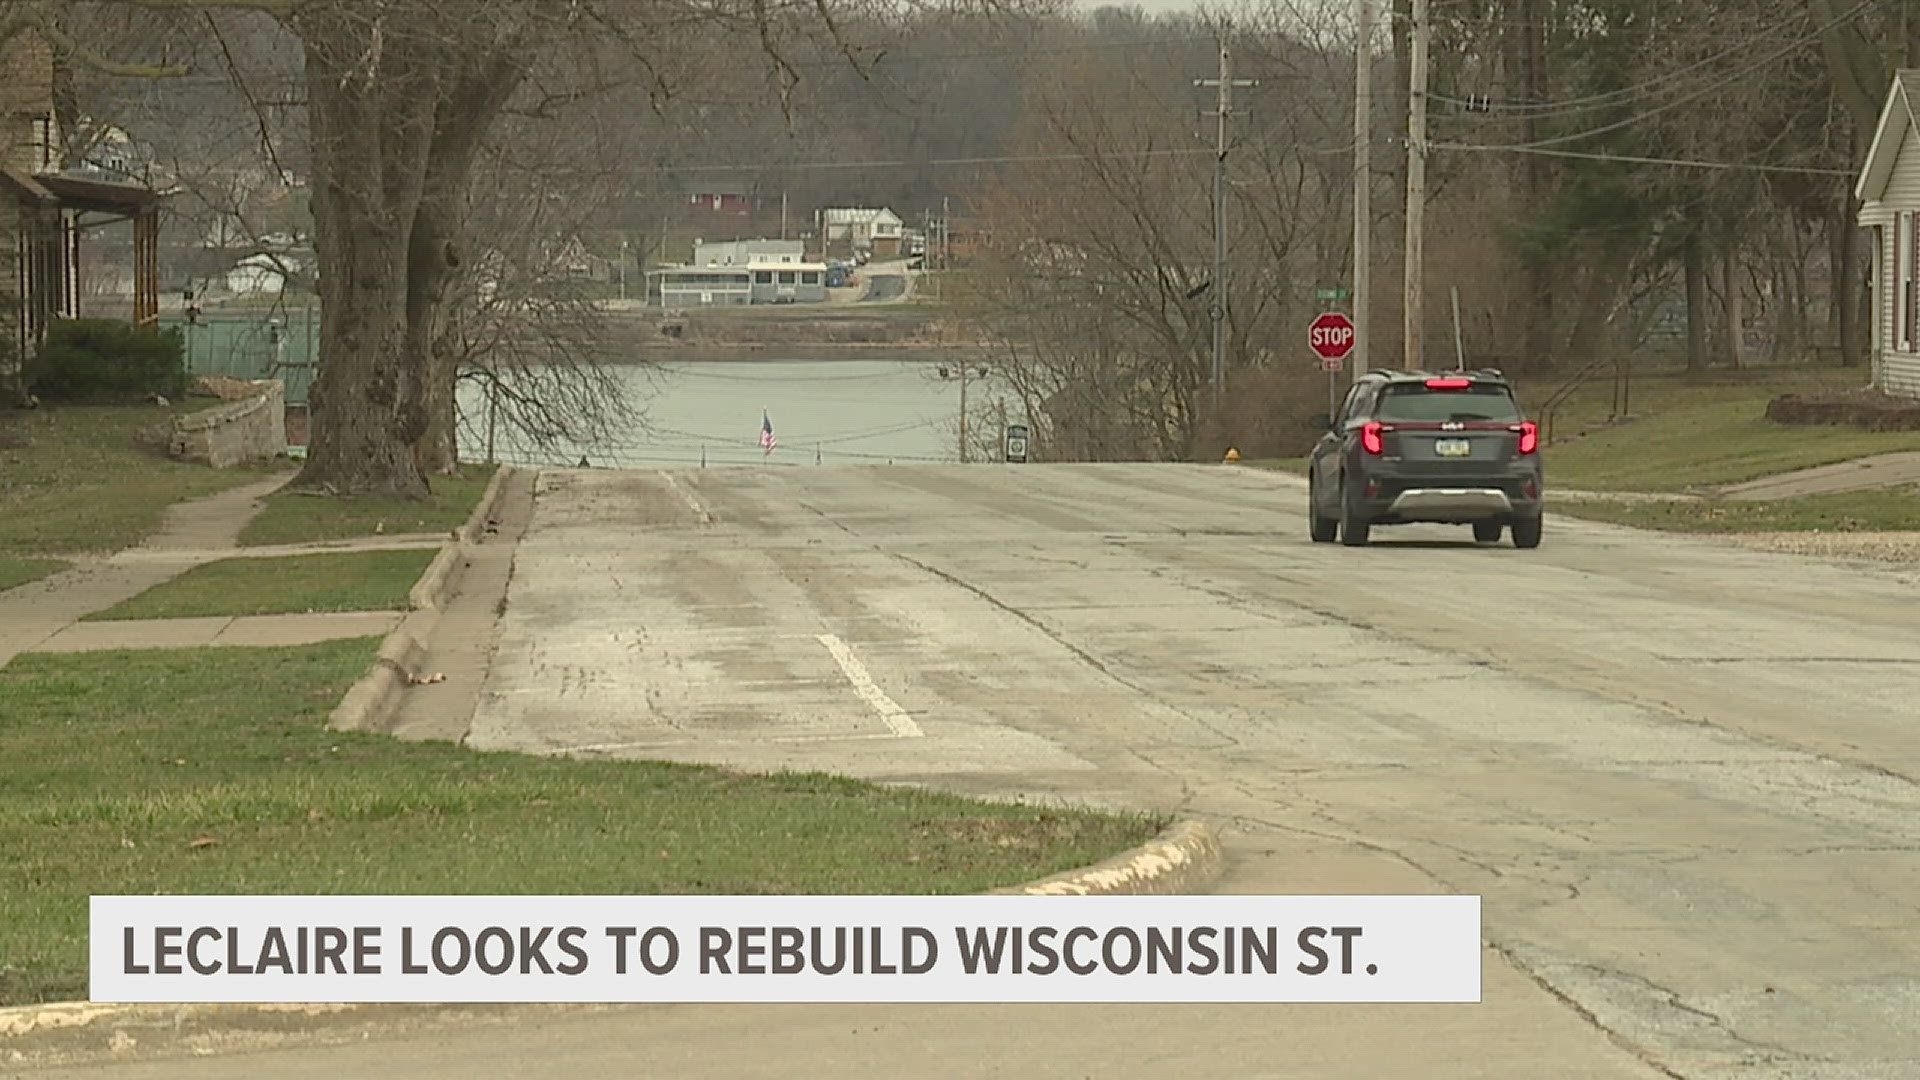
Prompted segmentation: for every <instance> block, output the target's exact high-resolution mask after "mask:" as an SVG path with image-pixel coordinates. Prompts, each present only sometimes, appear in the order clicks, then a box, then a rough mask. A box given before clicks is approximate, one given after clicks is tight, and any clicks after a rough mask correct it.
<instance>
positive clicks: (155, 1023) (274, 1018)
mask: <svg viewBox="0 0 1920 1080" xmlns="http://www.w3.org/2000/svg"><path fill="white" fill-rule="evenodd" d="M390 640H391V639H390ZM386 652H387V650H386V649H385V648H382V649H381V654H382V658H383V660H384V659H385V656H386ZM375 670H376V671H384V670H389V669H388V668H386V667H385V666H384V664H376V665H375ZM366 681H368V680H362V683H363V684H364V683H365V682H366ZM359 690H360V686H359V685H356V686H355V687H354V691H353V692H358V691H359ZM353 692H350V693H349V695H348V696H349V697H352V696H353ZM345 708H346V702H344V701H343V702H341V709H345ZM337 712H338V710H336V713H337ZM335 726H339V725H337V724H336V725H335ZM1224 865H1225V859H1224V856H1223V853H1222V851H1221V847H1220V841H1219V838H1218V837H1217V836H1216V835H1215V833H1214V831H1213V830H1212V829H1211V828H1209V827H1208V826H1207V825H1205V824H1203V823H1201V822H1198V821H1182V822H1178V823H1176V824H1175V825H1173V826H1172V827H1170V828H1168V829H1167V830H1166V831H1164V832H1162V833H1161V834H1160V835H1158V836H1156V837H1154V838H1153V839H1152V840H1149V841H1147V842H1146V843H1145V844H1142V845H1140V846H1139V847H1136V848H1133V849H1132V850H1130V851H1123V852H1121V853H1120V854H1118V855H1115V856H1114V857H1112V858H1110V859H1107V860H1105V861H1104V862H1099V863H1095V864H1094V865H1092V866H1088V867H1083V868H1081V869H1078V870H1069V871H1067V872H1065V873H1062V874H1055V875H1053V876H1052V877H1046V878H1041V879H1040V880H1038V881H1032V882H1028V883H1027V884H1025V885H1014V886H1010V887H1007V888H1003V889H994V890H992V891H990V892H988V893H986V894H984V895H988V896H1129V895H1132V896H1172V895H1179V894H1182V893H1191V892H1196V891H1199V890H1200V889H1201V888H1202V887H1204V886H1206V885H1208V884H1210V883H1211V882H1213V881H1214V880H1215V879H1216V878H1218V877H1219V875H1220V871H1221V870H1222V869H1223V867H1224ZM530 1007H531V1008H544V1009H550V1010H558V1009H573V1010H578V1009H580V1008H583V1007H584V1008H596V1007H599V1006H591V1005H589V1006H579V1005H552V1006H543V1005H536V1006H524V1005H522V1006H495V1005H369V1004H330V1005H327V1004H319V1005H295V1004H257V1005H248V1004H223V1005H151V1004H144V1005H115V1004H106V1003H102V1004H94V1003H92V1002H86V1001H63V1002H57V1003H52V1004H46V1005H21V1006H16V1007H13V1008H5V1009H0V1040H7V1041H13V1040H19V1039H23V1038H25V1037H27V1036H30V1035H32V1036H39V1037H40V1038H43V1039H51V1040H54V1041H56V1042H57V1043H61V1044H66V1045H58V1046H55V1047H49V1048H47V1049H44V1050H43V1049H39V1048H36V1049H35V1050H34V1052H33V1053H34V1058H33V1059H31V1060H30V1059H29V1055H28V1052H27V1051H24V1050H18V1049H0V1067H5V1066H7V1065H10V1064H11V1065H28V1064H32V1065H34V1066H36V1067H46V1066H52V1065H56V1064H73V1063H77V1062H79V1061H82V1060H98V1059H99V1058H101V1057H103V1056H105V1057H117V1056H123V1055H126V1054H129V1053H131V1052H132V1051H134V1050H135V1049H138V1048H139V1047H140V1046H141V1044H142V1042H143V1041H144V1042H146V1044H147V1046H148V1048H149V1049H156V1048H157V1049H159V1050H162V1051H169V1050H170V1051H174V1052H176V1053H185V1054H188V1055H196V1056H197V1055H205V1054H210V1053H218V1052H221V1051H223V1050H225V1051H239V1050H266V1049H273V1048H275V1047H276V1046H287V1047H291V1046H295V1045H298V1046H313V1045H316V1044H319V1045H326V1044H337V1043H340V1042H343V1041H349V1040H357V1039H364V1038H371V1037H373V1033H374V1030H375V1028H376V1026H379V1027H380V1028H381V1034H386V1033H387V1031H386V1028H385V1026H384V1025H383V1024H382V1021H383V1020H386V1021H396V1020H397V1021H401V1022H404V1021H406V1020H409V1019H411V1020H412V1021H413V1023H414V1025H415V1026H423V1025H430V1024H432V1023H434V1022H435V1021H445V1020H446V1019H448V1018H458V1017H485V1016H490V1015H494V1016H497V1015H500V1013H501V1011H502V1010H503V1009H506V1008H515V1009H526V1008H530ZM321 1018H326V1019H327V1021H328V1022H329V1026H330V1028H331V1030H329V1031H327V1032H325V1033H316V1032H313V1031H311V1030H309V1029H310V1028H312V1027H313V1026H315V1021H316V1020H319V1019H321ZM342 1028H344V1029H345V1030H341V1029H342ZM3 1046H4V1043H0V1047H3Z"/></svg>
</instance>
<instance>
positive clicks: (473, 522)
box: [407, 465, 514, 611]
mask: <svg viewBox="0 0 1920 1080" xmlns="http://www.w3.org/2000/svg"><path fill="white" fill-rule="evenodd" d="M513 472H514V468H513V466H511V465H501V466H499V467H498V468H496V469H494V470H493V479H491V480H489V481H488V482H487V490H486V491H484V492H482V493H481V495H480V501H479V502H477V503H475V504H474V506H473V512H472V513H471V514H468V515H467V520H466V521H465V522H464V523H462V524H461V526H460V527H459V528H458V529H455V530H454V531H453V537H452V540H451V541H450V542H448V543H444V544H442V545H441V546H440V553H439V554H438V555H435V556H434V557H433V561H432V562H430V563H428V564H427V569H426V571H425V572H424V573H422V574H421V575H420V580H419V581H416V582H414V583H413V588H411V589H409V590H407V607H408V608H409V609H411V610H413V611H422V610H425V609H427V608H438V607H439V606H440V605H441V604H443V603H445V602H446V599H447V594H448V593H449V592H450V591H452V586H453V579H454V564H455V563H457V562H458V561H459V560H460V557H461V556H462V555H463V554H465V549H466V546H467V545H468V544H477V543H479V542H480V539H481V538H482V537H483V536H485V535H486V529H487V522H488V521H489V520H490V519H492V517H493V515H494V514H495V513H496V512H497V511H498V510H499V508H500V499H501V495H502V492H504V491H505V490H506V483H507V479H508V478H509V477H510V476H511V475H512V473H513Z"/></svg>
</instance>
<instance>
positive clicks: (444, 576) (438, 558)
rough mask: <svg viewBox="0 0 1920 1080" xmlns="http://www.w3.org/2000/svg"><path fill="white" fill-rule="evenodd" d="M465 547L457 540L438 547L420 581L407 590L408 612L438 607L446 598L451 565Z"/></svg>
mask: <svg viewBox="0 0 1920 1080" xmlns="http://www.w3.org/2000/svg"><path fill="white" fill-rule="evenodd" d="M465 547H466V544H465V542H464V541H458V540H456V541H454V542H453V543H450V544H442V545H440V552H439V554H437V555H435V556H434V557H433V561H432V562H430V563H428V564H427V569H426V570H425V572H423V573H422V574H421V575H420V580H419V581H416V582H414V583H413V588H411V589H408V590H407V608H408V609H409V610H411V611H420V610H423V609H426V608H437V607H439V606H440V604H441V602H442V601H444V600H445V599H446V598H447V593H448V591H449V586H451V585H452V583H453V564H454V562H455V561H456V560H458V559H459V558H460V556H461V555H462V554H464V550H463V549H464V548H465Z"/></svg>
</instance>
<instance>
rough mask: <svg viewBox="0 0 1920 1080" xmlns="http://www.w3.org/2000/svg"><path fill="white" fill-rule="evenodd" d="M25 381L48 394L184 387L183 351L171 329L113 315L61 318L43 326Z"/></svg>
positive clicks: (109, 394)
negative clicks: (44, 333)
mask: <svg viewBox="0 0 1920 1080" xmlns="http://www.w3.org/2000/svg"><path fill="white" fill-rule="evenodd" d="M27 381H28V382H29V383H30V384H31V385H32V386H33V388H34V390H35V391H36V392H38V393H40V394H44V395H46V396H48V397H62V398H69V399H72V398H96V397H99V398H120V397H144V396H145V395H147V394H164V395H167V396H169V397H176V398H177V397H180V396H182V395H183V394H184V393H185V392H186V389H187V364H186V349H185V347H184V344H183V339H182V338H181V336H180V331H179V330H178V329H177V328H171V327H170V328H168V329H165V330H159V329H154V328H150V327H143V326H135V325H133V324H132V323H127V322H121V321H119V320H117V319H67V320H61V321H59V322H55V323H54V324H53V325H52V326H51V327H49V328H48V334H47V343H46V344H45V345H43V346H41V348H40V351H39V352H38V354H36V355H35V356H34V358H33V362H32V363H31V364H29V365H28V370H27Z"/></svg>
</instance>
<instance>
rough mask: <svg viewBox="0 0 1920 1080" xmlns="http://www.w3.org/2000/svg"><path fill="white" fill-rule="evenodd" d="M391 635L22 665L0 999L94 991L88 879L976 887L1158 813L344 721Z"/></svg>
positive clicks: (3, 820) (164, 888) (1133, 835)
mask: <svg viewBox="0 0 1920 1080" xmlns="http://www.w3.org/2000/svg"><path fill="white" fill-rule="evenodd" d="M377 646H378V642H377V640H375V639H361V640H355V641H344V642H338V641H337V642H328V643H326V644H321V645H309V646H301V647H296V648H279V649H246V648H225V649H218V648H207V649H178V650H137V651H127V652H108V653H75V654H43V653H29V654H23V655H21V656H18V657H16V658H15V659H14V660H13V662H12V663H11V664H9V665H8V666H7V667H5V668H0V759H3V760H5V762H6V782H5V783H4V784H0V1005H12V1004H21V1003H25V1002H32V1001H42V1000H54V999H67V998H84V997H85V996H86V964H87V897H88V896H89V895H90V894H99V893H120V894H155V893H159V894H193V893H321V894H329V893H412V894H422V893H424V894H434V893H496V892H497V893H517V894H572V893H607V894H646V893H762V894H768V893H803V892H818V893H967V892H976V891H983V890H986V889H989V888H994V887H997V886H1001V885H1008V884H1013V883H1016V882H1019V881H1023V880H1029V879H1032V878H1036V877H1041V876H1044V875H1046V874H1049V873H1054V872H1058V871H1061V870H1065V869H1070V868H1072V867H1075V866H1081V865H1085V864H1088V863H1091V862H1096V861H1098V860H1100V859H1102V858H1105V857H1107V856H1109V855H1111V854H1113V853H1114V852H1115V851H1117V850H1120V849H1122V848H1125V847H1128V846H1130V845H1132V844H1136V843H1139V842H1140V841H1142V840H1143V839H1145V838H1146V837H1148V836H1150V835H1151V834H1152V833H1153V832H1154V831H1156V829H1157V828H1158V827H1159V825H1160V823H1159V822H1157V821H1154V820H1149V819H1147V818H1145V817H1139V816H1135V817H1124V816H1108V815H1100V814H1093V813H1085V812H1077V811H1064V810H1056V809H1040V808H1034V807H1022V806H1013V805H998V804H989V803H981V802H975V801H972V800H969V799H964V798H960V797H956V796H948V795H939V794H933V793H929V792H924V791H917V790H907V789H895V788H880V787H875V786H872V785H867V784H862V783H859V782H856V781H852V780H843V779H836V778H832V777H826V776H821V775H813V774H804V775H803V774H788V775H780V776H751V775H743V774H737V773H729V772H725V771H722V770H717V769H708V768H701V767H696V766H684V765H669V764H662V763H651V762H615V761H566V760H560V759H554V758H534V757H526V756H521V755H517V754H505V753H479V752H475V751H472V750H467V749H463V748H461V747H458V746H455V745H452V744H449V743H410V742H401V741H398V740H395V739H390V738H386V737H383V736H377V735H365V734H354V733H345V732H334V731H328V730H327V729H326V728H325V727H324V726H323V725H324V723H325V719H326V716H327V713H328V712H329V711H330V710H331V709H332V708H333V705H334V703H335V702H336V701H338V699H339V698H340V696H341V695H342V694H343V693H344V692H345V691H346V689H347V687H348V686H349V685H351V684H352V682H353V681H354V680H355V679H357V678H358V677H359V676H360V675H361V674H362V673H363V672H364V671H365V670H366V668H367V665H368V664H369V663H370V662H371V660H372V658H373V655H374V652H375V649H376V648H377ZM202 838H206V839H207V840H211V841H212V842H211V843H206V842H200V843H196V842H197V841H202Z"/></svg>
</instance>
